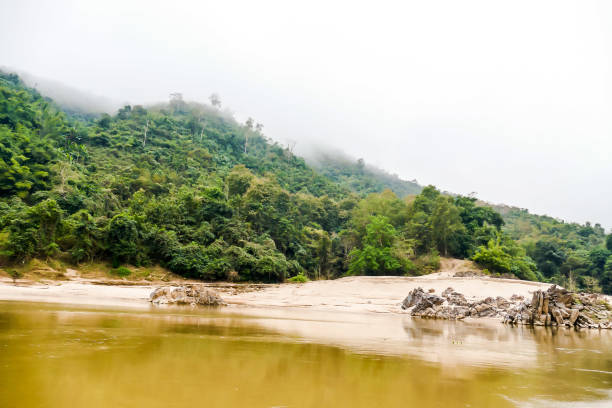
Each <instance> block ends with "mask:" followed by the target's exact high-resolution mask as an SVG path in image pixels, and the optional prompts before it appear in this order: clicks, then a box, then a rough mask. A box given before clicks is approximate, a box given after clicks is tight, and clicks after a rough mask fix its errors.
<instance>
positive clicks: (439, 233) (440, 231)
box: [431, 196, 465, 256]
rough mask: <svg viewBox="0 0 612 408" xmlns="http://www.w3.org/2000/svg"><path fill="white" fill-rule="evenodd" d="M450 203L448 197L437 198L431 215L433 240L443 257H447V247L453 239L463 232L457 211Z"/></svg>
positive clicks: (463, 228)
mask: <svg viewBox="0 0 612 408" xmlns="http://www.w3.org/2000/svg"><path fill="white" fill-rule="evenodd" d="M452 201H453V200H452V198H450V197H444V196H438V197H437V198H436V203H435V206H434V209H433V213H432V215H431V226H432V234H433V239H434V240H435V242H436V244H437V247H438V250H439V251H440V252H442V254H444V256H448V255H449V251H448V250H449V245H450V244H451V240H452V239H453V237H454V236H455V235H456V234H458V233H461V232H463V230H465V227H464V226H463V224H462V223H461V218H460V217H459V210H458V209H457V207H455V206H454V205H453V204H452Z"/></svg>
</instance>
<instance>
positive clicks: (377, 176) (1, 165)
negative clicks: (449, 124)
mask: <svg viewBox="0 0 612 408" xmlns="http://www.w3.org/2000/svg"><path fill="white" fill-rule="evenodd" d="M0 94H1V98H0V174H1V175H2V177H1V178H0V261H1V262H2V263H3V264H6V265H12V266H17V265H25V264H26V263H27V262H29V261H30V260H32V259H35V258H42V259H47V260H49V259H52V260H57V261H59V262H66V263H71V264H79V263H84V262H92V261H101V262H107V263H108V265H109V267H112V268H118V267H123V268H124V269H125V266H128V267H129V265H147V264H159V265H162V266H164V267H166V268H168V269H170V270H171V271H173V272H175V273H177V274H180V275H182V276H185V277H190V278H196V279H204V280H238V281H240V280H242V281H268V282H271V281H283V280H285V279H288V278H290V279H297V280H304V279H320V278H335V277H340V276H345V275H418V274H423V273H428V272H431V271H435V270H436V269H437V268H438V266H439V259H440V256H448V257H457V258H469V259H472V260H474V261H475V262H476V263H477V264H478V265H480V266H481V267H482V268H483V270H484V273H491V274H497V275H502V276H515V277H518V278H521V279H529V280H545V281H550V282H557V283H560V284H563V285H565V286H568V287H572V288H574V287H579V288H581V289H584V290H590V291H605V292H607V293H610V292H612V239H611V238H610V237H611V236H610V235H608V236H606V235H605V232H604V230H603V228H601V227H600V226H599V225H595V226H592V225H590V224H585V225H579V224H565V223H562V222H559V221H557V220H554V219H551V218H547V217H539V216H533V215H531V214H529V213H527V212H522V211H518V212H517V211H514V210H510V211H506V209H502V208H500V209H499V211H501V212H502V214H503V216H502V214H500V213H499V212H498V211H496V210H495V209H494V208H492V207H490V206H488V205H483V204H482V203H478V202H477V200H476V198H474V197H470V196H461V195H449V194H443V193H442V192H440V191H439V190H438V189H436V188H435V187H434V186H427V187H421V186H419V185H418V184H417V183H416V182H415V181H412V182H409V181H404V180H401V179H399V178H398V177H397V176H394V175H389V174H388V173H385V172H384V171H382V170H379V169H376V168H373V167H371V166H368V165H367V164H366V163H365V162H363V161H361V160H354V159H350V158H347V157H345V156H344V155H342V154H337V153H330V152H327V151H325V150H319V151H317V152H315V153H316V154H312V155H310V156H309V158H308V159H307V160H305V159H304V158H302V157H299V156H297V155H296V154H294V151H293V150H294V147H295V146H291V145H289V146H287V145H281V144H279V143H278V142H275V141H273V140H271V139H269V138H268V137H267V136H266V135H265V133H264V128H263V125H261V124H259V123H257V122H256V121H255V120H253V119H251V118H248V119H247V120H245V121H244V123H240V122H239V121H237V120H236V119H235V118H234V117H233V116H232V115H231V113H230V112H228V111H227V110H224V109H222V107H221V103H220V100H218V98H216V97H214V96H213V97H211V99H210V102H211V103H210V104H203V103H190V102H186V101H184V100H183V99H182V95H180V94H177V93H175V94H173V95H172V98H171V100H170V101H169V102H167V103H159V104H155V105H150V106H141V105H125V106H123V107H121V108H120V109H119V110H118V111H117V112H116V113H113V114H112V115H109V114H107V113H103V114H96V115H90V114H83V112H85V111H86V110H87V109H90V108H91V107H92V106H94V105H91V104H86V105H85V106H83V107H79V106H77V108H78V109H79V110H78V111H77V110H75V109H69V108H62V107H61V106H60V105H59V104H56V103H55V102H54V101H53V100H52V99H51V98H49V97H48V96H46V95H42V94H41V93H40V91H39V90H38V89H33V88H32V87H28V86H27V85H26V84H25V83H24V82H23V81H21V80H20V78H19V77H18V76H17V75H15V74H9V73H0ZM113 270H115V269H113ZM122 271H123V272H121V273H125V271H124V270H122ZM128 272H129V270H128Z"/></svg>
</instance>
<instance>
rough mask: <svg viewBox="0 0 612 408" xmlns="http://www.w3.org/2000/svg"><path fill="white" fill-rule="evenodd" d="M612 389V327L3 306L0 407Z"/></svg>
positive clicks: (247, 403) (402, 400) (363, 402)
mask: <svg viewBox="0 0 612 408" xmlns="http://www.w3.org/2000/svg"><path fill="white" fill-rule="evenodd" d="M296 316H299V318H297V319H296ZM611 390H612V333H609V332H602V333H599V332H575V331H570V330H559V331H554V330H551V329H544V328H539V329H538V330H532V329H527V328H510V327H507V326H504V325H501V324H498V323H480V322H479V323H476V324H468V323H462V322H459V323H455V322H436V321H426V320H419V319H411V318H409V317H407V316H399V315H385V316H379V315H368V316H363V315H354V314H348V313H346V314H342V313H334V314H331V313H328V314H317V313H308V312H305V311H300V310H289V311H287V310H259V311H253V310H236V309H233V310H232V309H230V310H227V309H225V310H192V309H189V308H186V309H173V308H169V309H164V310H111V309H102V310H100V309H97V310H96V309H84V308H78V307H74V306H63V305H47V304H33V303H19V302H0V407H26V408H27V407H88V408H97V407H200V406H204V407H351V408H355V407H515V406H519V407H550V406H554V407H557V406H558V407H612V393H611Z"/></svg>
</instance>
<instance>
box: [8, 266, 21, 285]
mask: <svg viewBox="0 0 612 408" xmlns="http://www.w3.org/2000/svg"><path fill="white" fill-rule="evenodd" d="M6 272H7V273H8V274H9V276H10V277H11V279H13V283H17V279H19V278H21V277H23V272H21V271H18V270H17V269H9V270H8V271H6Z"/></svg>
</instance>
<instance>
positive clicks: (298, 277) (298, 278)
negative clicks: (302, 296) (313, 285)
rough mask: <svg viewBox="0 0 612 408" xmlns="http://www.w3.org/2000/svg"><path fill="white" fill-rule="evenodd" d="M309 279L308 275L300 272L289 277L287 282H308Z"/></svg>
mask: <svg viewBox="0 0 612 408" xmlns="http://www.w3.org/2000/svg"><path fill="white" fill-rule="evenodd" d="M309 280H310V279H308V277H307V276H306V275H304V274H303V273H302V272H300V273H298V274H297V275H295V276H293V277H291V278H289V279H287V282H291V283H306V282H308V281H309Z"/></svg>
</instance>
